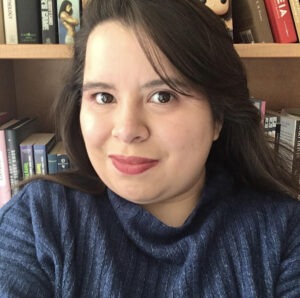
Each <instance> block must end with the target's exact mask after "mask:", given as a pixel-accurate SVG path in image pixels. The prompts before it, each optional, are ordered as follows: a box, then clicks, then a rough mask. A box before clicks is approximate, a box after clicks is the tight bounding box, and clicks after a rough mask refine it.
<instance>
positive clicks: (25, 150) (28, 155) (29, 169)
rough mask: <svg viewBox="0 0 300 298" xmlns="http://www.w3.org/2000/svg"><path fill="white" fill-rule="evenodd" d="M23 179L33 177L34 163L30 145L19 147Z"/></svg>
mask: <svg viewBox="0 0 300 298" xmlns="http://www.w3.org/2000/svg"><path fill="white" fill-rule="evenodd" d="M20 155H21V163H22V172H23V179H28V178H29V177H31V176H33V175H34V162H33V151H32V145H20Z"/></svg>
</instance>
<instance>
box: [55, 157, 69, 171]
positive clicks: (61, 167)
mask: <svg viewBox="0 0 300 298" xmlns="http://www.w3.org/2000/svg"><path fill="white" fill-rule="evenodd" d="M69 168H70V162H69V158H68V156H67V155H66V154H58V155H57V171H58V172H63V171H66V170H67V169H69Z"/></svg>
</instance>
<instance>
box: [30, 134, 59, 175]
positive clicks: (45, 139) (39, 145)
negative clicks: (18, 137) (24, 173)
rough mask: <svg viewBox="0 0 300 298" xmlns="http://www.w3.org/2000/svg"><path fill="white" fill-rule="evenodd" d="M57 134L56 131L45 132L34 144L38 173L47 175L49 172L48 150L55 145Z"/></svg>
mask: <svg viewBox="0 0 300 298" xmlns="http://www.w3.org/2000/svg"><path fill="white" fill-rule="evenodd" d="M55 142H56V140H55V135H54V133H43V134H40V136H39V138H38V139H37V140H36V142H35V143H34V145H33V154H34V166H35V173H36V174H37V175H41V174H42V175H45V174H47V173H48V161H47V155H48V152H49V151H50V150H51V149H52V148H53V146H54V145H55Z"/></svg>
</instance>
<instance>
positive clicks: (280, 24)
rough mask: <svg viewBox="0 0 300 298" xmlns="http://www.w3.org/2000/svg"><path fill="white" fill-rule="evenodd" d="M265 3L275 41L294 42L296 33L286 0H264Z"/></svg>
mask: <svg viewBox="0 0 300 298" xmlns="http://www.w3.org/2000/svg"><path fill="white" fill-rule="evenodd" d="M265 5H266V9H267V13H268V17H269V21H270V25H271V29H272V33H273V37H274V40H275V42H277V43H292V42H296V41H297V34H296V30H295V26H294V23H293V18H292V15H291V11H290V7H289V3H288V0H265Z"/></svg>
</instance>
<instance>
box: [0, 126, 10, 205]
mask: <svg viewBox="0 0 300 298" xmlns="http://www.w3.org/2000/svg"><path fill="white" fill-rule="evenodd" d="M10 198H11V187H10V182H9V171H8V160H7V154H6V142H5V133H4V130H0V208H1V207H2V206H3V205H4V204H5V203H7V202H8V201H9V199H10Z"/></svg>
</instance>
